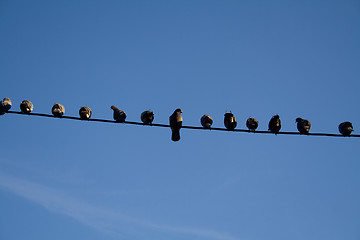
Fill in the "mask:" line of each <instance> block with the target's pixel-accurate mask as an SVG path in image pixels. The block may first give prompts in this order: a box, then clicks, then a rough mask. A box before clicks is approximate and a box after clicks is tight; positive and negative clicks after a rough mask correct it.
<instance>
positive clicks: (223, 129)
mask: <svg viewBox="0 0 360 240" xmlns="http://www.w3.org/2000/svg"><path fill="white" fill-rule="evenodd" d="M7 113H13V114H20V115H30V116H40V117H48V118H64V119H71V120H80V121H88V122H105V123H117V124H131V125H141V126H151V127H170V125H168V124H159V123H152V124H144V123H141V122H132V121H125V122H124V123H119V122H116V121H114V120H106V119H96V118H91V119H81V118H79V117H71V116H62V117H55V116H53V115H50V114H44V113H23V112H17V111H7ZM182 128H185V129H196V130H210V131H225V132H246V133H261V134H274V133H272V132H270V131H250V130H246V129H234V130H228V129H226V128H213V127H211V128H203V127H196V126H182ZM277 134H279V135H281V134H282V135H304V134H300V133H299V132H279V133H277ZM306 136H326V137H344V136H343V135H342V134H335V133H308V134H306ZM349 137H360V135H357V134H352V135H350V136H349Z"/></svg>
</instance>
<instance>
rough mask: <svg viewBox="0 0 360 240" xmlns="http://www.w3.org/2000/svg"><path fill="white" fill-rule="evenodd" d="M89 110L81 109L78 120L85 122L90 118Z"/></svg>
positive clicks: (86, 108)
mask: <svg viewBox="0 0 360 240" xmlns="http://www.w3.org/2000/svg"><path fill="white" fill-rule="evenodd" d="M91 113H92V111H91V108H89V107H81V108H80V110H79V115H80V118H81V119H83V120H87V119H89V118H90V117H91Z"/></svg>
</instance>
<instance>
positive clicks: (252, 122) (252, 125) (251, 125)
mask: <svg viewBox="0 0 360 240" xmlns="http://www.w3.org/2000/svg"><path fill="white" fill-rule="evenodd" d="M246 126H247V128H248V129H249V130H250V131H251V130H252V131H254V132H255V129H257V127H258V126H259V121H258V120H256V119H255V118H248V119H247V120H246Z"/></svg>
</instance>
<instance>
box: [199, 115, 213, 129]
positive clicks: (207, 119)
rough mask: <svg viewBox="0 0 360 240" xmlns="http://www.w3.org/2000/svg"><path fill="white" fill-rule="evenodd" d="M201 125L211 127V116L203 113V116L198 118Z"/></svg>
mask: <svg viewBox="0 0 360 240" xmlns="http://www.w3.org/2000/svg"><path fill="white" fill-rule="evenodd" d="M200 122H201V126H203V127H204V128H211V125H212V124H213V119H212V117H211V116H209V115H207V114H204V116H202V117H201V119H200Z"/></svg>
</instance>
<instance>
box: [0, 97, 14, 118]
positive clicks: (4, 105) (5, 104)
mask: <svg viewBox="0 0 360 240" xmlns="http://www.w3.org/2000/svg"><path fill="white" fill-rule="evenodd" d="M10 108H11V100H10V98H4V99H3V100H1V101H0V115H4V114H5V113H6V112H7V111H9V110H10Z"/></svg>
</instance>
